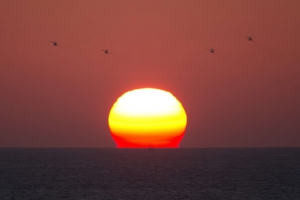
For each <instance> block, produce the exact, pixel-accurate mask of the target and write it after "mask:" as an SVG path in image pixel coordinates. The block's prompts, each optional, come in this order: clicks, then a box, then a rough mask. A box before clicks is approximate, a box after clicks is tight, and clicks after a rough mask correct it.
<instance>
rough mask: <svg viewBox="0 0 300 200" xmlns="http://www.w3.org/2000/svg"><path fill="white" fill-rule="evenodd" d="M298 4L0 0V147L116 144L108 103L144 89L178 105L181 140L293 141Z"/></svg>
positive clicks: (298, 101) (207, 143)
mask: <svg viewBox="0 0 300 200" xmlns="http://www.w3.org/2000/svg"><path fill="white" fill-rule="evenodd" d="M299 7H300V1H299V0H264V1H262V0H243V1H241V0H227V1H224V0H186V1H183V0H151V1H147V0H126V1H123V0H109V1H107V0H85V1H82V0H43V1H40V0H24V1H19V0H1V1H0V33H1V37H0V68H1V73H0V97H1V98H0V109H1V111H0V128H1V129H0V147H115V143H114V141H113V139H112V137H111V135H110V131H109V127H108V115H109V111H110V109H111V107H112V105H113V104H114V102H115V101H116V100H117V98H118V97H120V96H121V95H122V94H123V93H125V92H127V91H129V90H132V89H137V88H142V87H153V88H159V89H163V90H167V91H169V92H171V93H172V94H173V95H174V96H176V98H177V99H178V100H179V101H180V102H181V103H182V105H183V107H184V108H185V111H186V114H187V118H188V122H187V128H186V132H185V135H184V138H183V140H182V142H181V145H180V146H181V147H200V148H202V147H300V123H299V122H300V92H299V88H300V80H299V77H300V56H299V55H300V37H299V36H300V12H299ZM246 36H252V37H253V41H248V40H247V38H245V37H246ZM50 41H57V42H58V46H57V47H55V46H53V45H52V44H51V43H50ZM208 48H214V49H215V53H210V52H209V51H208V50H207V49H208ZM101 49H108V50H109V52H110V53H109V54H104V52H103V51H101Z"/></svg>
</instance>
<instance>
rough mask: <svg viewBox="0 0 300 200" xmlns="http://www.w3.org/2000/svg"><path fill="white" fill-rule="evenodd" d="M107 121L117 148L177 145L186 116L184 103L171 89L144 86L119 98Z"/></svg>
mask: <svg viewBox="0 0 300 200" xmlns="http://www.w3.org/2000/svg"><path fill="white" fill-rule="evenodd" d="M108 123H109V128H110V131H111V134H112V137H113V139H114V141H115V142H116V145H117V147H118V148H139V147H140V148H147V147H158V148H165V147H167V148H177V147H179V143H180V141H181V139H182V137H183V134H184V131H185V127H186V123H187V117H186V113H185V111H184V108H183V107H182V105H181V103H180V102H179V101H178V100H177V99H176V98H175V97H174V96H173V95H172V94H171V93H170V92H166V91H164V90H160V89H154V88H142V89H136V90H132V91H129V92H126V93H125V94H123V95H122V96H121V97H120V98H118V100H117V101H116V102H115V104H114V105H113V107H112V108H111V111H110V113H109V118H108Z"/></svg>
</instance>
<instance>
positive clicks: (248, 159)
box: [0, 148, 300, 200]
mask: <svg viewBox="0 0 300 200" xmlns="http://www.w3.org/2000/svg"><path fill="white" fill-rule="evenodd" d="M0 199H1V200H5V199H8V200H11V199H17V200H18V199H141V200H142V199H166V200H167V199H239V200H242V199H288V200H292V199H300V148H240V149H239V148H238V149H222V148H220V149H184V148H182V149H110V148H107V149H105V148H103V149H0Z"/></svg>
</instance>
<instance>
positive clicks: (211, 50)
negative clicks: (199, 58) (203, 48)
mask: <svg viewBox="0 0 300 200" xmlns="http://www.w3.org/2000/svg"><path fill="white" fill-rule="evenodd" d="M207 50H209V51H210V53H215V50H214V49H207Z"/></svg>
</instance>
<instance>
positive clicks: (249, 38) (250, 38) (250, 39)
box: [245, 37, 253, 41]
mask: <svg viewBox="0 0 300 200" xmlns="http://www.w3.org/2000/svg"><path fill="white" fill-rule="evenodd" d="M245 38H248V40H249V41H252V40H253V39H252V38H253V37H245Z"/></svg>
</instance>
